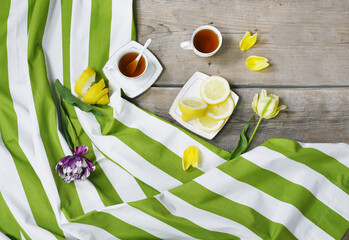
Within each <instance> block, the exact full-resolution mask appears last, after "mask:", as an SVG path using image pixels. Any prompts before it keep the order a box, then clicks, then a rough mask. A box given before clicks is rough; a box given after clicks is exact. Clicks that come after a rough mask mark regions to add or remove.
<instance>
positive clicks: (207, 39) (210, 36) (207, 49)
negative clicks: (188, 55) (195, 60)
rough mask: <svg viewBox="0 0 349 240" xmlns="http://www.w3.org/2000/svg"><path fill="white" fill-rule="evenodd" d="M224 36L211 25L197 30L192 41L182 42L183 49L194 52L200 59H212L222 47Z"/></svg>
mask: <svg viewBox="0 0 349 240" xmlns="http://www.w3.org/2000/svg"><path fill="white" fill-rule="evenodd" d="M222 41H223V38H222V34H221V33H220V31H219V30H218V29H217V28H215V27H213V26H210V25H205V26H201V27H199V28H197V29H196V30H195V31H194V33H193V35H192V37H191V40H190V41H186V42H182V43H181V48H183V49H189V50H193V51H194V53H195V54H196V55H198V56H200V57H211V56H212V55H214V54H215V53H216V52H217V51H218V50H219V48H220V47H221V45H222Z"/></svg>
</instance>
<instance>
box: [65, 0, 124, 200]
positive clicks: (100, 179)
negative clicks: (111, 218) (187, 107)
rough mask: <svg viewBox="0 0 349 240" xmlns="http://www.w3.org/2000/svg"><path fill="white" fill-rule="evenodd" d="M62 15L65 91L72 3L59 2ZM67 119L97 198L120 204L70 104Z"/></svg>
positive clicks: (67, 77)
mask: <svg viewBox="0 0 349 240" xmlns="http://www.w3.org/2000/svg"><path fill="white" fill-rule="evenodd" d="M61 13H62V44H63V46H62V47H63V79H64V85H65V87H66V88H67V89H70V85H71V83H70V31H71V15H72V2H71V1H67V0H62V2H61ZM65 107H66V110H67V112H68V115H69V118H70V120H71V122H72V125H73V127H74V129H75V131H76V133H77V137H78V138H77V145H86V146H87V147H88V149H89V153H88V154H87V155H86V158H88V159H89V160H91V161H92V162H93V163H94V164H95V165H96V170H95V171H94V172H93V173H92V174H91V176H90V177H89V180H90V182H91V183H92V184H93V185H94V186H95V188H96V190H97V192H98V195H99V197H100V198H101V200H102V202H103V204H104V205H105V206H110V205H114V204H118V203H121V202H122V200H121V198H120V196H119V195H118V194H117V192H116V191H115V189H114V188H113V186H112V184H111V182H110V181H109V179H108V178H107V176H106V175H105V174H104V172H103V170H102V169H101V167H100V166H99V164H98V162H96V157H95V154H94V152H93V148H92V141H91V139H90V138H89V137H88V136H87V134H86V132H85V131H84V130H83V128H82V126H81V124H80V122H79V120H78V117H77V115H76V112H75V109H74V107H73V106H72V105H70V104H65Z"/></svg>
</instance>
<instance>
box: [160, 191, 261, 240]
mask: <svg viewBox="0 0 349 240" xmlns="http://www.w3.org/2000/svg"><path fill="white" fill-rule="evenodd" d="M155 198H156V199H157V200H159V201H160V202H161V204H162V205H163V206H164V207H165V208H166V209H167V210H168V211H169V212H170V213H172V214H173V215H175V216H178V217H182V218H185V219H188V220H189V221H191V222H193V223H195V224H196V225H198V226H200V227H202V228H205V229H207V230H210V231H215V232H222V233H228V234H231V235H233V236H237V237H239V238H241V239H248V240H254V239H261V238H260V237H258V236H257V235H256V234H255V233H253V232H252V231H251V230H249V229H248V228H247V227H245V226H243V225H241V224H239V223H237V222H234V221H232V220H230V219H227V218H225V217H221V216H219V215H216V214H213V213H210V212H207V211H204V210H202V209H200V208H197V207H194V206H193V205H191V204H189V203H187V202H185V201H184V200H182V199H180V198H179V197H176V196H175V195H173V194H172V193H169V192H164V193H162V194H160V195H158V196H156V197H155Z"/></svg>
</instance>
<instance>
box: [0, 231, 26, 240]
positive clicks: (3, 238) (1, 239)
mask: <svg viewBox="0 0 349 240" xmlns="http://www.w3.org/2000/svg"><path fill="white" fill-rule="evenodd" d="M21 234H22V233H21ZM0 240H11V239H9V238H8V237H7V236H5V234H3V233H2V232H1V231H0Z"/></svg>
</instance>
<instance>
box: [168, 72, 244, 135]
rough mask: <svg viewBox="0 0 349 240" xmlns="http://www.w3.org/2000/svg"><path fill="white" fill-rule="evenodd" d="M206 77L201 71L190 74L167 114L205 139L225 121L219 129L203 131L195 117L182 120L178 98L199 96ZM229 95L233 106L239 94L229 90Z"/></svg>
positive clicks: (214, 133)
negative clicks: (196, 122) (185, 120)
mask: <svg viewBox="0 0 349 240" xmlns="http://www.w3.org/2000/svg"><path fill="white" fill-rule="evenodd" d="M207 77H208V75H206V74H204V73H201V72H196V73H194V74H193V76H191V78H190V79H189V80H188V82H187V83H186V84H185V85H184V86H183V88H182V89H181V91H180V92H179V93H178V95H177V97H176V99H175V100H174V101H173V104H172V106H171V108H170V112H169V114H170V115H171V116H172V117H173V118H174V119H175V120H176V121H177V122H179V123H180V124H181V125H183V126H184V127H186V128H187V129H189V130H190V131H192V132H194V133H196V134H198V135H200V136H202V137H204V138H207V139H213V138H214V137H215V136H216V135H217V133H219V131H220V130H221V129H222V128H223V126H224V125H225V124H226V122H227V121H225V122H224V124H223V126H222V128H221V129H219V130H217V131H214V132H205V131H203V130H201V129H199V128H198V127H197V126H196V124H195V119H193V120H190V121H187V122H184V121H183V120H182V117H181V116H182V112H181V110H180V109H179V107H178V100H179V99H181V98H184V97H196V98H200V99H201V97H200V85H201V83H202V81H203V80H205V79H206V78H207ZM230 96H231V97H232V98H233V100H234V103H235V107H236V105H237V103H238V101H239V96H238V95H236V94H235V93H234V92H233V91H231V93H230Z"/></svg>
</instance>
